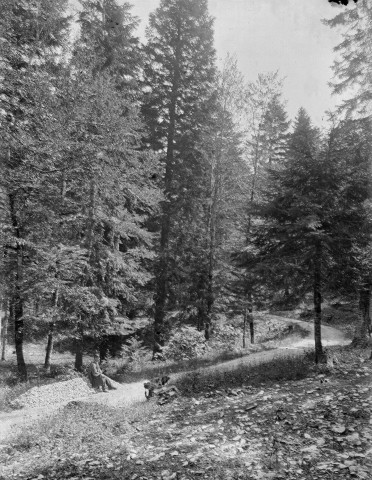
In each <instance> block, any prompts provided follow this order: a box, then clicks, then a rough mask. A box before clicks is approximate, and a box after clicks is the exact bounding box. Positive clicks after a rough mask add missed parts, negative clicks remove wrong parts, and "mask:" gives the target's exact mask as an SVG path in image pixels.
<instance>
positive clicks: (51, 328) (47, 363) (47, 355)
mask: <svg viewBox="0 0 372 480" xmlns="http://www.w3.org/2000/svg"><path fill="white" fill-rule="evenodd" d="M53 333H54V323H53V322H50V323H49V333H48V343H47V348H46V353H45V362H44V368H45V370H49V369H50V359H51V356H52V350H53Z"/></svg>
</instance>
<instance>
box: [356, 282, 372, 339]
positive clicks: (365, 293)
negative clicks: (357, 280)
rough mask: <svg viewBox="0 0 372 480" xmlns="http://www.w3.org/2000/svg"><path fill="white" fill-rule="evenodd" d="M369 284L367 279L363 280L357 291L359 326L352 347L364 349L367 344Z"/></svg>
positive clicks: (369, 300) (369, 320)
mask: <svg viewBox="0 0 372 480" xmlns="http://www.w3.org/2000/svg"><path fill="white" fill-rule="evenodd" d="M370 306H371V284H370V280H369V278H366V279H364V281H363V283H362V285H361V288H360V290H359V316H360V320H359V325H358V326H357V329H356V332H355V336H354V338H353V342H352V345H353V346H354V347H360V348H366V347H368V344H369V338H368V337H369V330H370V324H371V317H370Z"/></svg>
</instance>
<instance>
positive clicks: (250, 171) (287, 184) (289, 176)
mask: <svg viewBox="0 0 372 480" xmlns="http://www.w3.org/2000/svg"><path fill="white" fill-rule="evenodd" d="M1 13H2V15H1V18H0V30H1V38H0V160H1V161H0V169H1V171H0V222H1V229H0V246H1V252H2V255H1V256H0V272H1V274H0V301H1V305H2V306H3V308H4V310H5V311H6V317H7V318H6V321H7V322H8V323H9V325H10V326H11V329H9V332H10V331H11V330H12V332H14V341H15V349H16V353H17V362H18V370H19V373H20V375H21V376H22V377H23V378H26V377H27V369H26V365H25V361H24V356H23V341H24V339H28V340H29V339H32V338H38V339H41V338H42V339H45V338H46V337H47V338H48V347H47V354H46V359H45V366H46V367H47V368H48V367H49V366H50V355H51V351H52V346H53V339H54V336H55V334H56V333H57V334H58V335H63V336H64V338H67V339H69V341H70V346H71V344H73V345H74V348H75V351H76V367H77V368H78V369H80V368H81V367H82V359H83V353H84V352H86V351H87V349H89V348H100V351H101V353H102V355H104V354H105V352H107V351H108V350H110V349H109V345H108V344H109V343H110V342H111V341H114V340H113V339H115V338H116V339H117V338H118V337H120V338H121V340H123V341H127V347H128V345H129V347H130V346H131V345H137V343H138V342H139V343H138V345H140V346H141V349H142V348H145V347H150V346H151V348H152V350H153V352H154V354H162V353H163V354H164V356H165V357H166V356H169V355H170V353H169V352H171V351H173V352H174V354H176V353H177V351H178V350H182V349H181V347H180V346H182V345H186V347H185V348H186V349H188V353H187V355H189V354H190V352H191V351H192V352H194V350H195V351H196V350H198V351H199V350H200V351H201V350H203V351H204V350H205V348H204V347H206V346H205V345H204V344H203V342H204V341H208V340H209V338H210V336H211V335H212V336H213V328H211V326H212V325H213V323H214V322H215V319H216V316H217V314H218V313H221V312H224V313H229V312H230V313H231V312H233V313H242V312H243V311H244V312H245V317H244V318H246V319H248V316H247V312H249V311H252V309H253V308H254V307H255V308H260V307H261V306H263V305H264V306H270V307H272V306H275V305H278V304H279V305H281V306H283V305H284V306H286V307H289V306H293V305H296V303H297V302H299V301H300V300H301V299H303V298H304V296H305V295H306V294H307V293H309V292H312V293H313V295H314V309H315V314H316V315H315V317H316V327H317V329H316V331H317V340H316V349H317V354H318V356H320V355H321V353H322V346H321V338H320V322H321V302H322V297H323V296H331V295H336V294H337V295H340V294H342V295H347V296H357V294H358V293H359V295H360V298H361V309H362V311H363V312H364V313H363V315H364V316H363V319H364V323H363V325H364V327H363V328H361V330H360V332H359V333H358V335H359V337H360V338H361V337H365V336H366V334H367V333H366V332H367V330H366V326H367V323H368V320H369V317H368V313H367V311H368V305H369V303H368V302H369V300H368V299H369V296H370V291H371V283H372V282H371V280H370V278H371V274H370V272H371V268H370V262H369V257H370V255H369V252H370V242H369V239H370V228H371V214H370V210H369V209H370V201H369V196H370V186H369V181H368V178H369V175H370V170H369V168H370V162H369V160H370V145H371V137H370V133H369V132H370V124H369V123H368V122H369V115H370V110H369V108H370V95H371V89H370V83H371V78H370V77H371V75H370V59H369V57H370V55H369V45H370V40H371V39H370V37H371V32H370V23H371V22H370V18H371V8H370V7H369V6H368V5H367V2H366V0H365V1H364V2H363V1H361V2H360V5H359V4H358V9H357V8H353V9H350V10H347V11H345V12H343V13H340V14H339V15H337V16H336V17H335V19H334V20H331V21H329V22H328V23H329V24H330V25H331V26H336V25H343V26H346V27H347V30H345V31H346V33H345V38H344V41H343V43H342V44H340V46H339V47H337V50H338V52H339V53H340V55H341V57H340V61H339V62H338V63H336V64H335V72H336V75H337V76H338V77H337V78H338V83H337V81H336V83H335V91H336V92H338V91H343V90H344V89H346V88H347V87H348V86H349V85H350V84H352V83H353V84H355V82H356V85H357V89H356V91H355V92H356V93H355V95H354V97H353V98H351V99H350V101H348V102H346V103H345V105H344V107H345V108H344V111H347V113H348V114H349V116H348V117H347V118H346V119H345V118H343V117H342V116H337V115H334V116H332V117H331V118H330V123H329V124H330V126H329V127H328V129H324V130H323V131H320V130H318V129H316V128H315V127H313V126H312V124H311V120H310V118H309V117H308V115H307V114H306V112H305V111H304V110H303V109H301V110H300V111H299V114H298V116H297V118H296V119H295V121H294V123H293V125H292V126H291V123H290V121H289V120H288V118H287V113H286V110H285V102H284V101H283V99H282V95H281V89H282V80H281V79H280V77H279V74H278V73H277V72H272V73H267V74H262V75H259V76H258V78H257V80H256V81H255V82H250V83H246V82H245V80H244V78H243V77H242V75H241V74H240V72H239V70H238V67H237V64H236V61H235V60H234V58H233V57H230V56H228V57H227V59H226V61H225V64H224V65H223V67H222V68H221V70H220V71H218V69H217V67H216V59H215V51H214V44H213V19H212V18H211V16H210V15H209V13H208V2H207V0H161V2H160V5H159V7H158V8H157V9H156V10H155V11H154V12H153V13H152V14H151V15H150V19H149V25H148V29H147V35H146V40H145V41H144V44H141V42H140V41H139V39H138V38H137V37H136V27H137V24H138V21H137V19H136V18H135V17H133V15H132V13H131V6H130V5H129V4H127V3H124V4H123V5H119V2H117V1H116V0H102V1H100V2H97V1H92V0H81V1H80V6H79V10H78V13H77V14H76V15H71V14H70V10H69V6H68V1H67V0H53V1H47V0H27V1H26V0H3V2H2V12H1ZM351 114H353V119H351ZM361 117H363V118H361ZM149 318H150V319H151V329H149V327H148V324H149V321H148V319H149ZM180 325H181V326H180ZM250 326H251V328H252V329H253V323H252V322H250ZM4 331H5V330H4ZM216 332H217V330H216V329H214V335H216ZM134 335H141V339H143V340H144V342H145V343H144V344H142V343H141V342H142V340H135V339H134V337H133V336H134ZM185 337H189V338H188V341H186V339H185ZM136 342H137V343H136ZM167 342H168V346H166V344H167ZM169 342H170V343H169ZM195 345H197V346H198V348H196V347H195V348H194V346H195ZM129 347H128V348H129ZM164 347H165V349H164ZM199 347H200V348H199ZM115 348H116V347H115ZM125 348H126V347H124V350H123V351H125ZM130 348H132V347H130ZM138 348H140V347H138ZM182 348H183V347H182ZM133 349H134V347H133V348H132V350H133ZM132 350H130V351H131V352H132ZM189 350H190V352H189ZM141 351H142V350H141ZM132 353H133V352H132ZM132 353H131V355H132ZM178 353H179V354H180V355H181V352H180V351H179V352H178ZM194 353H195V352H194ZM194 353H192V354H194Z"/></svg>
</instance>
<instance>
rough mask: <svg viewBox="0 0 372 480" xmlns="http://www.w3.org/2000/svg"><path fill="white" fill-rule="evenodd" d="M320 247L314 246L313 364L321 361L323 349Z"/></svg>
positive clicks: (319, 245) (318, 244) (317, 244)
mask: <svg viewBox="0 0 372 480" xmlns="http://www.w3.org/2000/svg"><path fill="white" fill-rule="evenodd" d="M321 269H322V245H321V243H320V241H318V242H317V243H316V246H315V258H314V284H313V288H314V311H315V318H314V340H315V362H316V363H318V362H321V361H323V347H322V330H321V329H322V294H321V288H322V287H321V282H322V273H321Z"/></svg>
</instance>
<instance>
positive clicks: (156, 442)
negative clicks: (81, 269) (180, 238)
mask: <svg viewBox="0 0 372 480" xmlns="http://www.w3.org/2000/svg"><path fill="white" fill-rule="evenodd" d="M291 321H293V320H291ZM308 328H309V330H308V333H309V335H310V336H309V337H306V338H293V339H291V340H290V339H289V338H287V339H286V340H285V341H284V342H283V345H281V346H280V348H279V350H277V351H265V352H260V353H258V354H254V355H251V356H250V357H247V358H245V359H243V362H242V361H241V360H240V361H239V360H234V361H230V362H225V363H224V364H222V365H218V366H214V367H209V368H208V369H203V370H202V371H201V372H193V374H190V373H188V374H185V373H184V374H182V378H179V379H178V381H179V382H181V383H182V382H183V384H182V386H183V387H185V384H187V383H190V388H189V391H187V389H186V390H183V391H185V396H182V397H180V398H178V399H176V400H175V401H173V402H172V403H171V404H169V405H164V406H159V405H157V404H156V403H155V402H145V401H144V400H143V399H144V396H143V384H142V382H141V384H140V385H138V386H137V385H134V384H131V385H126V386H124V385H123V388H122V390H120V392H119V391H116V392H112V393H111V394H108V395H105V394H97V395H94V396H91V397H89V399H81V401H77V402H70V403H69V404H68V405H66V406H64V407H61V408H59V409H58V411H55V412H53V414H51V413H52V412H50V411H49V412H46V411H44V412H40V413H42V417H39V418H36V419H35V418H34V423H32V414H31V415H30V414H29V416H28V418H27V419H26V417H25V418H24V419H23V423H22V425H19V426H20V427H21V430H19V431H18V432H16V431H14V432H13V434H12V435H10V436H8V435H7V438H3V440H2V442H3V443H2V445H1V447H0V458H1V461H0V464H1V465H2V467H1V468H0V479H1V480H5V479H6V480H8V479H10V478H25V479H26V478H27V479H29V480H31V479H38V480H42V479H58V480H60V479H62V478H63V479H70V480H78V479H79V480H80V479H85V480H93V479H107V480H108V479H119V478H120V479H130V480H140V479H142V480H145V479H147V480H150V479H151V480H154V479H162V480H170V479H179V480H181V479H182V480H186V479H194V478H195V479H196V478H203V479H204V478H205V479H221V480H222V479H252V480H253V479H281V478H282V479H284V478H286V479H298V480H300V479H318V478H319V479H320V478H322V479H330V480H331V479H338V478H340V479H344V478H345V479H347V478H362V479H363V478H364V479H368V478H370V470H371V467H372V449H371V440H372V421H371V420H370V412H371V407H372V390H371V385H372V382H371V380H372V369H371V361H369V360H367V358H368V354H369V351H368V352H366V351H364V352H363V351H356V350H351V349H350V348H349V347H332V346H330V345H329V346H328V348H329V350H330V351H332V350H334V349H336V351H335V352H333V357H334V365H333V366H329V367H328V368H327V367H323V368H317V369H314V368H313V367H312V366H311V363H310V362H307V364H305V363H303V362H302V360H301V358H302V357H303V349H304V348H306V347H307V346H309V345H312V338H311V335H312V329H311V326H310V325H309V326H308ZM327 337H328V338H327ZM323 340H324V343H325V344H326V343H328V344H331V343H333V344H335V343H341V344H345V343H346V342H347V339H346V338H345V337H344V336H343V334H342V333H340V332H336V331H334V329H329V330H328V329H323ZM307 342H309V343H307ZM257 355H259V357H257ZM251 357H256V358H251ZM262 362H263V363H262ZM247 367H249V368H247ZM261 367H262V370H259V368H261ZM257 368H258V370H257ZM270 369H274V370H275V369H276V370H275V372H276V373H275V372H274V373H275V374H274V376H273V377H272V378H269V377H268V376H267V375H266V376H265V375H262V373H267V372H268V371H270ZM278 369H279V370H281V372H279V370H278ZM253 372H256V373H255V374H253ZM278 373H280V375H279V374H278ZM200 375H202V376H204V380H205V381H204V382H203V381H201V379H200ZM275 375H277V377H275ZM283 378H284V379H285V378H288V379H287V380H283ZM290 378H292V379H291V380H289V379H290ZM260 380H263V381H262V382H260ZM176 381H177V379H176ZM198 382H199V383H198ZM191 384H192V385H191ZM129 388H132V389H133V390H129ZM137 388H138V390H137ZM120 397H121V400H120ZM125 399H126V403H125V402H124V400H125ZM130 399H131V400H130ZM130 402H131V403H132V404H131V405H129V403H130ZM14 413H18V414H19V413H20V412H14ZM23 413H27V412H23ZM29 413H30V412H29ZM47 413H50V415H47ZM11 415H13V414H11ZM1 420H4V418H2V419H1Z"/></svg>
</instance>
